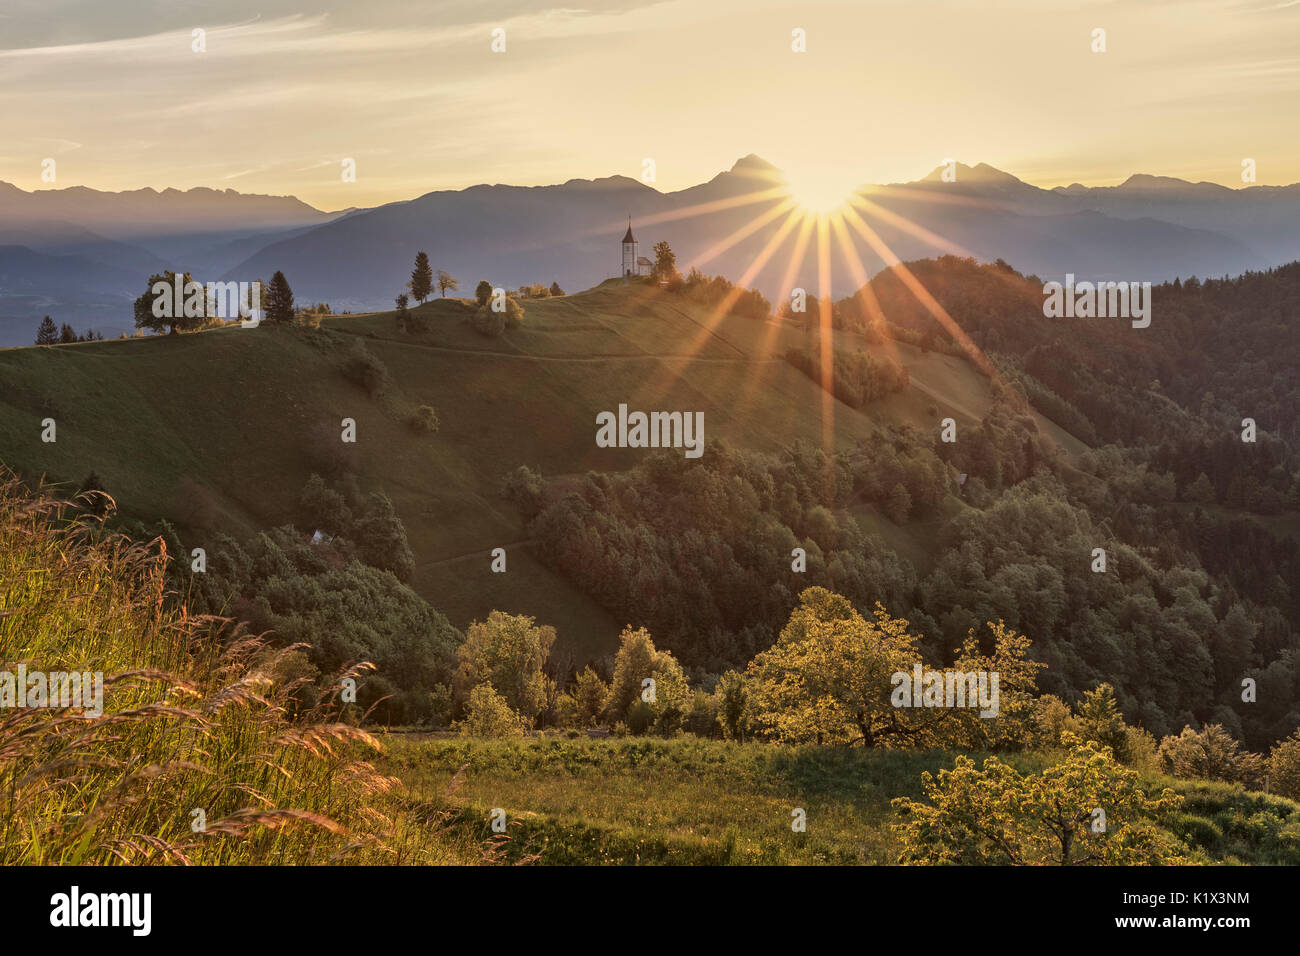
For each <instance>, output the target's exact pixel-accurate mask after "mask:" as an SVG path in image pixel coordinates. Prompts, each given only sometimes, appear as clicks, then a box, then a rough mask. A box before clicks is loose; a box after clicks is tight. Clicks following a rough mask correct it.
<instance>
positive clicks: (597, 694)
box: [573, 666, 609, 727]
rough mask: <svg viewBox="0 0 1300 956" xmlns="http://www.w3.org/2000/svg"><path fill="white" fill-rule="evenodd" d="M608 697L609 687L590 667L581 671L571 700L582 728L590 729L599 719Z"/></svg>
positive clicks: (575, 682) (574, 685)
mask: <svg viewBox="0 0 1300 956" xmlns="http://www.w3.org/2000/svg"><path fill="white" fill-rule="evenodd" d="M608 696H609V685H608V684H606V683H605V682H604V681H603V680H601V679H600V675H599V674H597V673H596V672H595V671H594V670H592V669H591V667H590V666H588V667H586V668H584V669H583V671H582V673H581V674H579V675H578V677H577V679H576V680H575V681H574V684H573V699H574V702H575V703H576V705H577V706H576V710H577V717H578V720H579V721H581V723H582V726H584V727H591V726H592V725H594V724H595V723H596V721H598V720H599V719H600V715H601V712H602V711H603V710H604V709H605V699H606V698H607V697H608Z"/></svg>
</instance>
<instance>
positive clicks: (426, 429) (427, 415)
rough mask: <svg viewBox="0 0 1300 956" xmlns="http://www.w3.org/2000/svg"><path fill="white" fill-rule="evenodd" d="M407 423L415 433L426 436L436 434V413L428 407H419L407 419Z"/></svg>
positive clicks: (437, 425) (437, 424)
mask: <svg viewBox="0 0 1300 956" xmlns="http://www.w3.org/2000/svg"><path fill="white" fill-rule="evenodd" d="M407 422H408V423H409V424H410V426H411V427H412V428H413V429H415V430H416V431H417V432H423V433H424V434H426V435H436V434H438V427H439V423H438V413H437V412H435V411H434V410H433V408H431V407H430V406H428V405H421V406H420V407H419V408H417V409H415V410H414V411H413V412H411V417H410V418H409V419H407Z"/></svg>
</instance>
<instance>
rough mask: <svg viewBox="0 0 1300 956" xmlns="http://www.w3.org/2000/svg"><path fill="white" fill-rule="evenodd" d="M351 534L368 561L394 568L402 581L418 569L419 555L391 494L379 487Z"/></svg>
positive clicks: (390, 568)
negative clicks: (403, 524)
mask: <svg viewBox="0 0 1300 956" xmlns="http://www.w3.org/2000/svg"><path fill="white" fill-rule="evenodd" d="M350 534H351V536H352V538H353V539H354V540H355V541H356V545H357V550H358V552H359V553H360V556H361V560H363V561H365V562H366V564H368V565H370V566H371V567H374V568H379V569H381V570H383V571H391V572H392V573H393V576H394V577H396V578H397V580H399V581H409V580H410V579H411V575H412V574H414V573H415V555H414V554H412V553H411V546H410V545H409V544H408V543H407V540H406V529H405V528H404V527H402V522H401V519H400V518H398V517H397V509H395V508H394V507H393V500H392V499H391V498H389V497H388V495H386V494H384V493H383V492H382V491H376V492H373V493H371V494H370V495H369V496H368V497H367V498H366V507H365V510H364V511H363V512H362V513H361V515H360V517H358V518H357V519H356V521H354V522H353V524H352V528H351V531H350Z"/></svg>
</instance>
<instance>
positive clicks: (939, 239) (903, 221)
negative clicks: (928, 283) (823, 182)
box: [851, 196, 979, 259]
mask: <svg viewBox="0 0 1300 956" xmlns="http://www.w3.org/2000/svg"><path fill="white" fill-rule="evenodd" d="M851 205H853V206H855V207H857V208H858V209H861V210H862V211H863V212H869V213H871V214H872V215H873V216H875V217H876V218H877V219H881V220H883V221H885V222H887V223H889V224H890V225H891V226H896V227H898V228H899V229H902V230H903V231H904V232H906V233H908V234H910V235H913V236H915V237H916V238H918V239H921V240H924V241H925V242H928V243H930V245H932V246H934V247H935V248H938V249H949V250H951V251H952V253H953V254H954V255H959V256H965V257H966V258H968V259H977V258H979V257H978V256H977V255H976V254H975V253H974V252H972V251H971V250H969V249H967V248H966V247H965V246H963V245H962V244H961V243H959V242H955V241H953V240H952V239H949V238H947V237H946V236H941V235H939V234H938V233H937V232H932V231H931V230H929V229H926V228H925V227H924V226H921V225H918V224H917V223H915V222H913V221H912V220H910V219H908V218H907V217H906V216H900V215H899V214H898V213H896V212H893V211H892V210H889V209H886V208H885V207H883V206H881V205H880V204H879V203H876V202H872V201H871V200H870V199H868V198H866V197H865V196H855V197H854V198H853V201H852V203H851Z"/></svg>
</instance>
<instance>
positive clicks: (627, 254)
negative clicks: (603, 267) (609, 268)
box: [619, 216, 654, 278]
mask: <svg viewBox="0 0 1300 956" xmlns="http://www.w3.org/2000/svg"><path fill="white" fill-rule="evenodd" d="M653 269H654V263H653V262H651V261H650V260H649V259H647V258H646V257H645V256H639V255H637V241H636V236H634V235H632V217H631V216H629V217H628V220H627V232H626V233H624V235H623V267H622V269H620V270H619V274H620V275H622V276H623V277H624V278H628V277H631V276H648V275H649V274H650V273H651V271H652V270H653Z"/></svg>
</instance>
